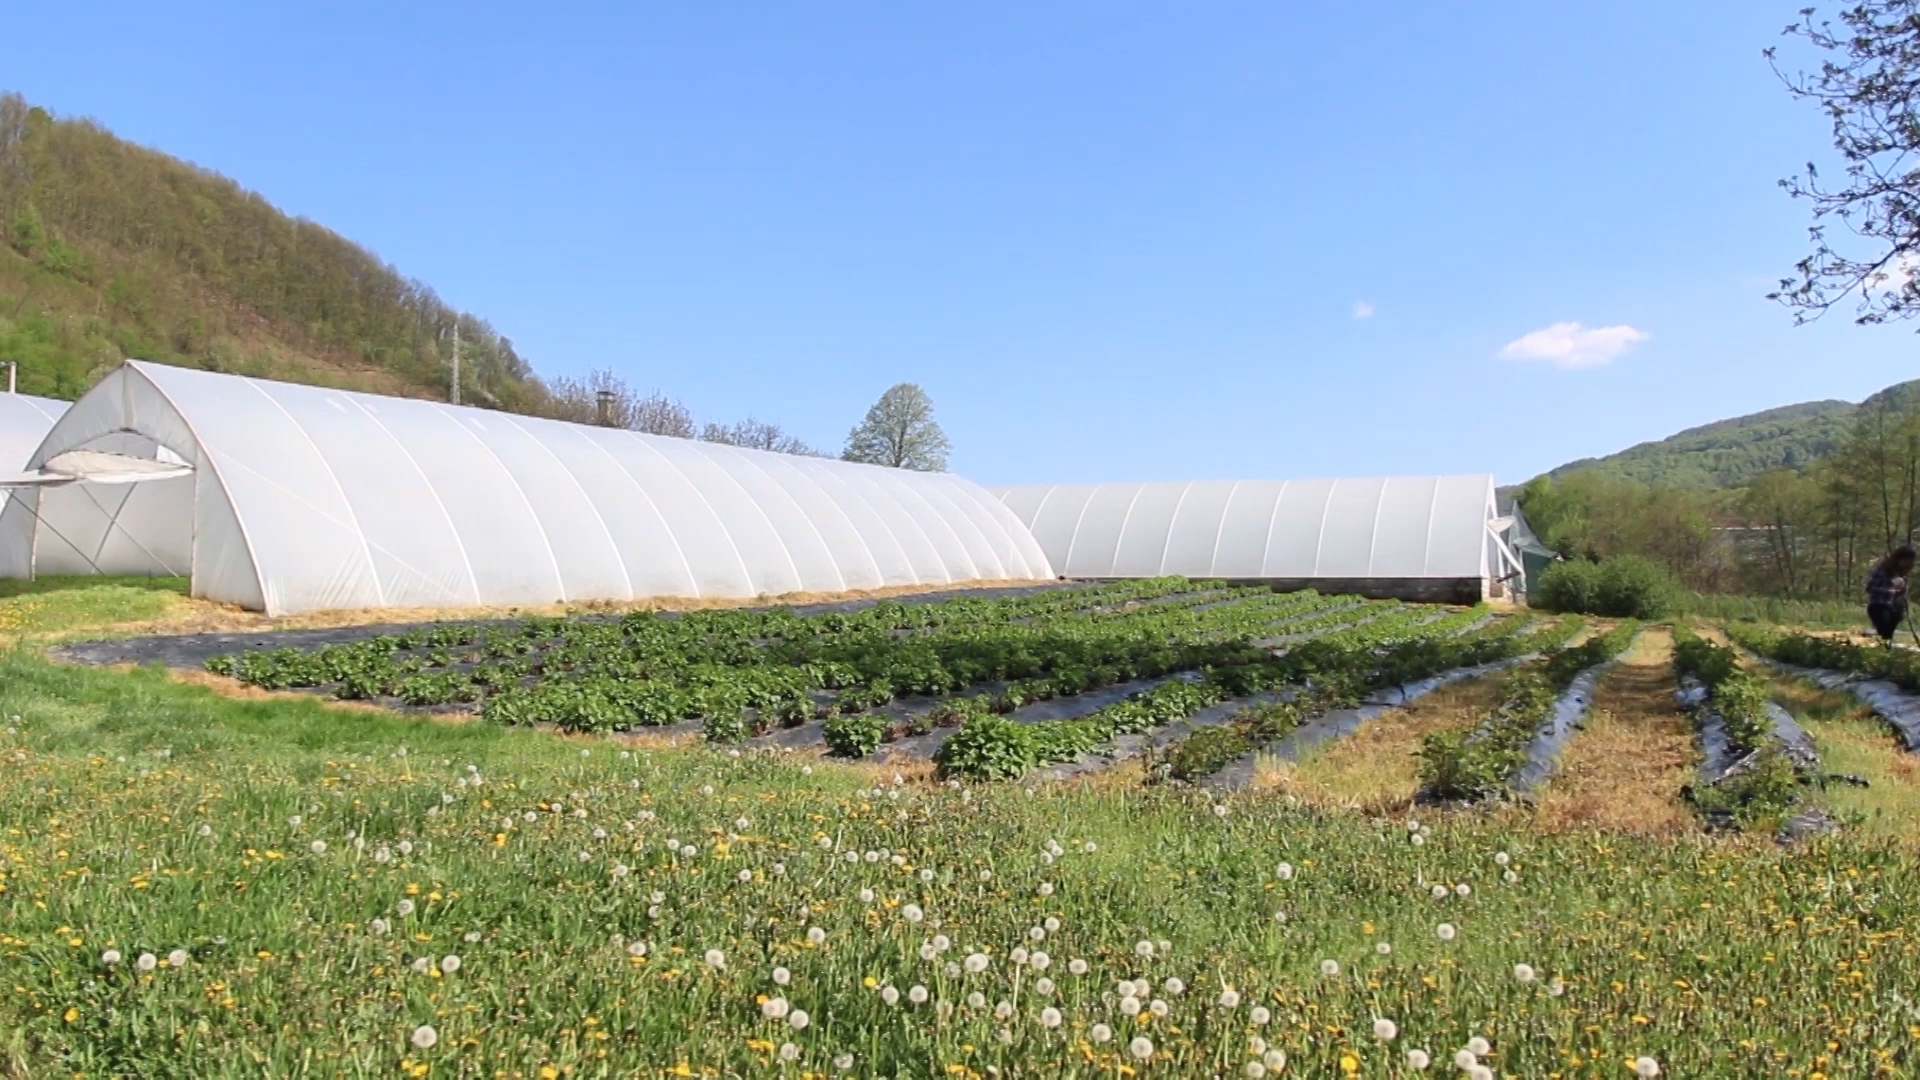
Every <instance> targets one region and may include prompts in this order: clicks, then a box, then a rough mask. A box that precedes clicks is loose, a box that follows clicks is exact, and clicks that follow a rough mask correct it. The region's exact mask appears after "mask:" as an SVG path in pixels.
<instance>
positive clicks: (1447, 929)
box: [1433, 922, 1460, 941]
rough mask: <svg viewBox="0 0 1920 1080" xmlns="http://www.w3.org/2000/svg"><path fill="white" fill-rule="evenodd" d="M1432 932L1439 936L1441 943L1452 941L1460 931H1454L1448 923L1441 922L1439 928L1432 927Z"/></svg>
mask: <svg viewBox="0 0 1920 1080" xmlns="http://www.w3.org/2000/svg"><path fill="white" fill-rule="evenodd" d="M1433 932H1434V933H1435V934H1436V935H1438V936H1439V938H1440V940H1441V941H1452V940H1453V939H1454V938H1455V937H1456V936H1457V935H1458V934H1459V933H1460V931H1458V930H1456V929H1454V926H1453V924H1452V923H1449V922H1443V923H1441V924H1440V925H1439V926H1436V927H1434V928H1433Z"/></svg>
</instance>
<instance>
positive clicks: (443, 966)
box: [440, 953, 460, 975]
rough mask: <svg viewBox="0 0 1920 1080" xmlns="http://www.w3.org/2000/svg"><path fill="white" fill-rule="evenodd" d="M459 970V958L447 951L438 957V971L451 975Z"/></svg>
mask: <svg viewBox="0 0 1920 1080" xmlns="http://www.w3.org/2000/svg"><path fill="white" fill-rule="evenodd" d="M459 970H460V958H459V957H457V956H454V955H452V954H451V953H449V954H448V955H446V956H443V957H441V958H440V973H441V974H442V975H451V974H453V973H454V972H456V971H459Z"/></svg>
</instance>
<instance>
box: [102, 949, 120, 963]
mask: <svg viewBox="0 0 1920 1080" xmlns="http://www.w3.org/2000/svg"><path fill="white" fill-rule="evenodd" d="M100 962H101V963H102V964H105V965H106V966H108V967H112V966H113V965H115V964H117V963H119V962H120V950H119V949H108V950H107V951H106V952H103V953H101V954H100Z"/></svg>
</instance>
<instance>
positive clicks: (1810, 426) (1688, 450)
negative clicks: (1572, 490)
mask: <svg viewBox="0 0 1920 1080" xmlns="http://www.w3.org/2000/svg"><path fill="white" fill-rule="evenodd" d="M1883 399H1884V400H1891V401H1892V402H1894V403H1895V404H1897V405H1900V406H1903V407H1913V406H1916V405H1920V380H1914V381H1912V382H1904V383H1898V384H1896V385H1894V386H1890V387H1888V388H1886V389H1885V390H1882V391H1880V392H1879V393H1877V394H1874V395H1873V396H1872V397H1869V398H1868V399H1867V400H1866V401H1865V402H1862V403H1861V404H1860V405H1855V404H1853V403H1851V402H1846V401H1809V402H1804V403H1802V404H1799V405H1786V406H1782V407H1781V408H1778V409H1768V410H1766V411H1764V412H1757V413H1753V414H1751V415H1748V416H1737V417H1734V418H1733V419H1731V420H1719V421H1715V422H1714V423H1711V424H1705V425H1702V426H1700V427H1696V428H1688V429H1687V430H1685V431H1682V432H1680V433H1679V434H1677V435H1670V436H1668V437H1667V438H1664V439H1661V440H1659V441H1657V442H1644V443H1641V444H1639V445H1638V446H1633V447H1629V448H1627V449H1625V450H1622V451H1620V452H1619V453H1617V454H1610V455H1608V456H1606V457H1600V458H1582V459H1580V460H1579V461H1570V462H1568V463H1566V464H1565V465H1562V466H1560V467H1559V468H1557V469H1553V470H1552V471H1550V472H1549V473H1547V475H1549V476H1564V475H1566V474H1568V473H1571V472H1582V471H1590V472H1597V473H1600V474H1602V475H1605V476H1608V477H1611V478H1614V479H1619V480H1631V481H1634V482H1636V483H1643V484H1645V483H1655V484H1664V485H1669V486H1672V487H1679V488H1688V489H1692V490H1696V491H1707V490H1718V489H1722V488H1732V487H1741V486H1743V485H1745V484H1746V483H1747V482H1748V481H1750V480H1752V479H1753V478H1754V477H1756V476H1759V475H1760V474H1761V473H1763V472H1765V471H1767V470H1768V469H1771V468H1775V467H1777V466H1782V465H1784V466H1788V467H1790V468H1799V467H1803V466H1805V465H1808V464H1811V463H1812V462H1814V461H1816V460H1818V459H1820V458H1822V457H1825V456H1826V455H1827V454H1829V453H1832V452H1833V451H1834V450H1835V449H1837V448H1838V447H1839V445H1840V443H1841V440H1842V439H1843V438H1844V437H1845V435H1846V432H1847V427H1848V425H1850V424H1851V423H1852V421H1853V417H1854V414H1855V413H1856V412H1858V411H1859V410H1860V409H1861V408H1862V406H1864V405H1867V404H1873V403H1877V402H1879V401H1881V400H1883Z"/></svg>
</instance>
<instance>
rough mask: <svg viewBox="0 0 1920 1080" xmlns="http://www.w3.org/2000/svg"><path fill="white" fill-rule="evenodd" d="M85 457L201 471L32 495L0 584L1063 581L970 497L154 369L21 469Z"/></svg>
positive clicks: (454, 592)
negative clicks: (148, 576)
mask: <svg viewBox="0 0 1920 1080" xmlns="http://www.w3.org/2000/svg"><path fill="white" fill-rule="evenodd" d="M73 449H103V450H110V451H116V452H120V453H126V454H132V455H134V456H143V457H150V458H151V457H158V458H161V459H162V460H172V459H174V458H175V456H176V455H177V458H178V459H179V460H182V461H184V462H185V463H187V464H189V465H191V466H192V467H193V470H194V471H193V474H192V475H190V476H186V477H181V478H178V479H168V480H156V481H153V482H149V483H138V484H128V485H124V486H122V487H120V488H117V489H112V490H111V491H110V492H108V494H109V495H110V497H111V498H112V499H115V500H120V502H118V503H117V504H116V503H114V502H110V501H103V500H102V491H103V490H104V489H96V486H95V485H92V484H84V483H76V484H71V485H67V486H61V487H51V488H46V489H42V490H25V489H23V490H21V491H20V492H18V493H17V494H16V496H15V499H14V501H13V503H11V504H9V506H8V507H7V509H6V511H5V512H4V513H0V576H14V577H24V576H31V575H32V574H33V573H35V572H38V573H50V572H65V571H69V570H72V571H74V572H102V573H167V572H171V573H182V572H190V573H191V575H192V591H193V594H194V595H195V596H200V597H205V598H208V599H212V600H220V601H226V602H230V603H235V604H239V605H241V606H243V607H247V608H252V609H255V610H263V611H266V612H268V613H270V614H283V613H289V612H298V611H311V610H319V609H328V608H367V607H418V606H463V605H508V604H542V603H552V602H560V601H577V600H588V599H611V600H626V599H638V598H644V597H656V596H658V597H716V596H717V597H738V598H751V597H756V596H777V595H780V594H784V593H792V592H803V591H805V592H844V591H850V590H859V589H873V588H880V587H884V586H894V585H947V584H954V583H959V582H964V581H970V580H981V579H1023V580H1041V579H1051V578H1052V577H1053V570H1052V567H1051V566H1050V565H1049V564H1048V562H1047V558H1046V556H1045V555H1044V554H1042V553H1041V551H1040V547H1039V545H1037V544H1035V543H1034V541H1033V538H1032V536H1031V535H1029V534H1028V532H1027V530H1026V529H1025V528H1024V527H1022V526H1021V524H1020V522H1019V521H1018V520H1016V519H1015V518H1014V516H1013V513H1012V512H1011V511H1009V510H1008V509H1007V508H1006V507H1005V506H1004V505H1003V504H1002V503H1001V502H1000V501H999V500H997V499H995V498H993V497H992V496H991V495H989V494H988V493H987V492H986V490H985V489H983V488H981V487H979V486H978V485H976V484H974V483H972V482H971V481H968V480H964V479H961V478H959V477H957V476H952V475H948V474H943V473H918V472H909V471H905V470H899V469H884V468H879V467H876V466H870V465H856V464H850V463H847V462H841V461H833V460H826V459H821V458H811V457H797V456H791V455H785V454H774V453H766V452H762V451H757V450H743V449H739V448H735V447H731V446H723V445H717V444H713V443H703V442H694V441H690V440H683V439H672V438H664V437H658V436H650V435H642V434H638V433H635V432H631V431H624V430H617V429H610V428H599V427H587V426H583V425H578V424H568V423H561V422H559V421H553V420H540V419H533V418H529V417H524V416H514V415H509V414H506V413H500V412H493V411H488V410H482V409H473V408H461V407H457V406H450V405H443V404H439V403H436V402H429V401H416V400H409V399H402V398H389V397H380V396H376V395H371V394H360V393H349V392H343V391H337V390H325V389H319V388H315V387H308V386H295V385H291V384H287V383H278V382H270V381H266V380H261V379H249V378H242V377H239V376H234V375H220V374H213V373H209V372H204V371H194V370H189V369H184V368H175V367H168V366H163V365H157V364H149V363H143V362H139V361H131V360H130V361H128V362H127V363H126V364H125V365H123V366H122V367H121V368H119V369H118V370H116V371H115V372H113V373H112V374H110V375H108V376H107V378H106V379H105V380H103V381H102V382H101V383H100V384H99V385H98V386H96V387H95V388H94V389H93V390H91V391H89V392H88V393H87V394H86V395H85V396H84V397H82V398H81V399H80V400H79V401H77V402H75V403H74V405H73V407H72V408H71V409H70V410H69V411H68V413H67V414H66V415H65V416H64V417H63V418H62V419H61V420H60V421H59V423H57V424H56V425H55V426H54V427H53V429H52V431H51V432H50V433H49V434H48V436H47V438H46V440H45V442H44V443H43V444H42V445H41V446H40V448H39V450H38V451H37V452H36V453H35V454H34V455H33V457H32V459H31V460H30V461H29V462H28V463H27V464H28V466H29V467H31V468H38V467H39V466H40V465H41V464H43V463H44V462H45V461H46V460H47V459H49V458H51V457H53V456H55V455H57V454H59V453H61V452H63V451H67V450H73ZM82 500H84V502H82ZM36 501H37V507H36V506H33V505H24V504H31V503H35V502H36ZM36 508H37V509H38V511H39V512H38V513H34V512H32V511H34V510H35V509H36Z"/></svg>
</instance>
